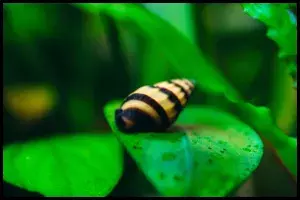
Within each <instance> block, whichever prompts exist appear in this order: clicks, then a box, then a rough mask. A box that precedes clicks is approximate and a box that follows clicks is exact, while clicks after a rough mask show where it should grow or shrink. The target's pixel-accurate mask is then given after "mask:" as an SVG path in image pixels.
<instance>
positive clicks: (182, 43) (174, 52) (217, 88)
mask: <svg viewBox="0 0 300 200" xmlns="http://www.w3.org/2000/svg"><path fill="white" fill-rule="evenodd" d="M74 5H75V6H78V7H80V8H82V9H84V10H86V11H89V12H91V13H93V14H95V15H98V13H99V12H102V13H106V14H109V15H110V16H112V17H113V18H114V19H115V20H116V22H117V24H119V26H120V25H123V26H127V27H128V26H129V25H130V28H131V29H132V30H133V31H137V32H138V33H140V34H142V35H143V36H145V38H146V39H147V41H149V43H152V44H153V45H155V46H156V49H157V51H159V52H161V53H162V54H163V55H164V56H165V57H166V58H168V60H169V62H170V63H171V65H172V66H173V67H174V69H175V70H176V72H177V73H178V75H179V76H181V77H185V78H191V79H194V80H196V81H197V84H198V89H201V90H202V91H204V92H207V93H213V94H221V95H223V94H226V95H227V96H230V98H232V99H237V98H238V97H239V94H238V93H237V91H236V90H235V89H234V88H233V87H232V86H231V85H230V84H229V83H228V82H227V81H226V80H225V79H224V77H223V76H222V75H221V73H220V72H219V71H218V70H217V69H216V68H215V67H214V66H213V65H212V64H211V63H209V62H208V61H207V60H206V59H205V58H204V55H203V54H202V53H201V52H200V49H199V48H198V47H197V46H196V45H195V44H193V43H192V42H191V41H189V40H188V38H186V37H185V36H184V35H183V34H182V33H181V32H180V31H179V30H177V29H176V28H175V27H173V26H172V25H170V24H169V23H168V22H166V21H164V20H163V19H161V18H160V17H159V16H156V15H154V14H152V13H151V12H149V11H147V10H146V9H145V8H142V7H140V6H139V5H137V4H122V3H107V4H91V5H90V4H84V3H80V4H78V3H76V4H74ZM157 30H159V31H157ZM153 59H155V58H153ZM212 79H213V80H214V81H213V84H212V82H211V80H212Z"/></svg>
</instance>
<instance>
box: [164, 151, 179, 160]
mask: <svg viewBox="0 0 300 200" xmlns="http://www.w3.org/2000/svg"><path fill="white" fill-rule="evenodd" d="M175 158H176V154H175V153H171V152H169V153H164V154H163V155H162V160H163V161H172V160H175Z"/></svg>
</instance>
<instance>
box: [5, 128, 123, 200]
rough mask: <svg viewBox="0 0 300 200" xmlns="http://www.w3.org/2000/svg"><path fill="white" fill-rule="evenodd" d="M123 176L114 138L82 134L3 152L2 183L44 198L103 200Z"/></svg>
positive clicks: (26, 144)
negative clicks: (91, 198) (37, 193)
mask: <svg viewBox="0 0 300 200" xmlns="http://www.w3.org/2000/svg"><path fill="white" fill-rule="evenodd" d="M122 172H123V151H122V149H121V146H120V145H119V143H118V141H117V140H116V138H115V137H114V136H113V135H111V134H109V135H107V134H103V133H97V134H96V133H95V134H88V133H81V134H77V135H72V136H63V137H62V136H61V137H56V138H52V139H44V140H39V141H31V142H28V143H25V144H12V145H9V146H6V147H4V150H3V179H4V180H5V181H7V182H9V183H11V184H14V185H16V186H19V187H21V188H25V189H27V190H29V191H34V192H39V193H41V194H43V195H45V196H47V197H54V196H56V197H58V196H60V197H79V196H81V197H84V196H94V197H102V196H106V195H108V194H109V193H110V192H111V191H112V189H113V188H114V187H115V185H116V184H117V182H118V181H119V179H120V177H121V175H122Z"/></svg>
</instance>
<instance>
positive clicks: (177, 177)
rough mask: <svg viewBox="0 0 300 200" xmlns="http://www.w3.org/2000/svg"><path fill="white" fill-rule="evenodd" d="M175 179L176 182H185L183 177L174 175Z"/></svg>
mask: <svg viewBox="0 0 300 200" xmlns="http://www.w3.org/2000/svg"><path fill="white" fill-rule="evenodd" d="M173 179H174V180H175V181H183V177H182V176H179V175H174V177H173Z"/></svg>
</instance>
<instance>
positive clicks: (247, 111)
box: [232, 103, 297, 176]
mask: <svg viewBox="0 0 300 200" xmlns="http://www.w3.org/2000/svg"><path fill="white" fill-rule="evenodd" d="M232 110H234V111H235V113H236V115H237V116H239V117H240V119H241V120H243V121H244V122H246V123H247V124H249V125H250V126H251V127H253V128H254V129H255V130H256V131H257V132H258V133H260V135H261V136H262V137H264V138H265V139H267V141H269V142H270V143H271V144H272V146H273V147H274V149H275V151H276V152H277V154H278V156H279V158H280V159H281V161H282V162H283V164H284V165H285V167H287V169H288V170H289V171H290V172H291V173H292V174H293V175H295V176H297V139H295V138H291V137H289V136H287V135H286V134H284V133H283V132H282V131H281V130H280V129H279V128H278V127H277V126H276V124H275V122H274V120H273V117H272V115H271V112H270V109H268V108H266V107H256V106H254V105H252V104H250V103H234V104H232Z"/></svg>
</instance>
